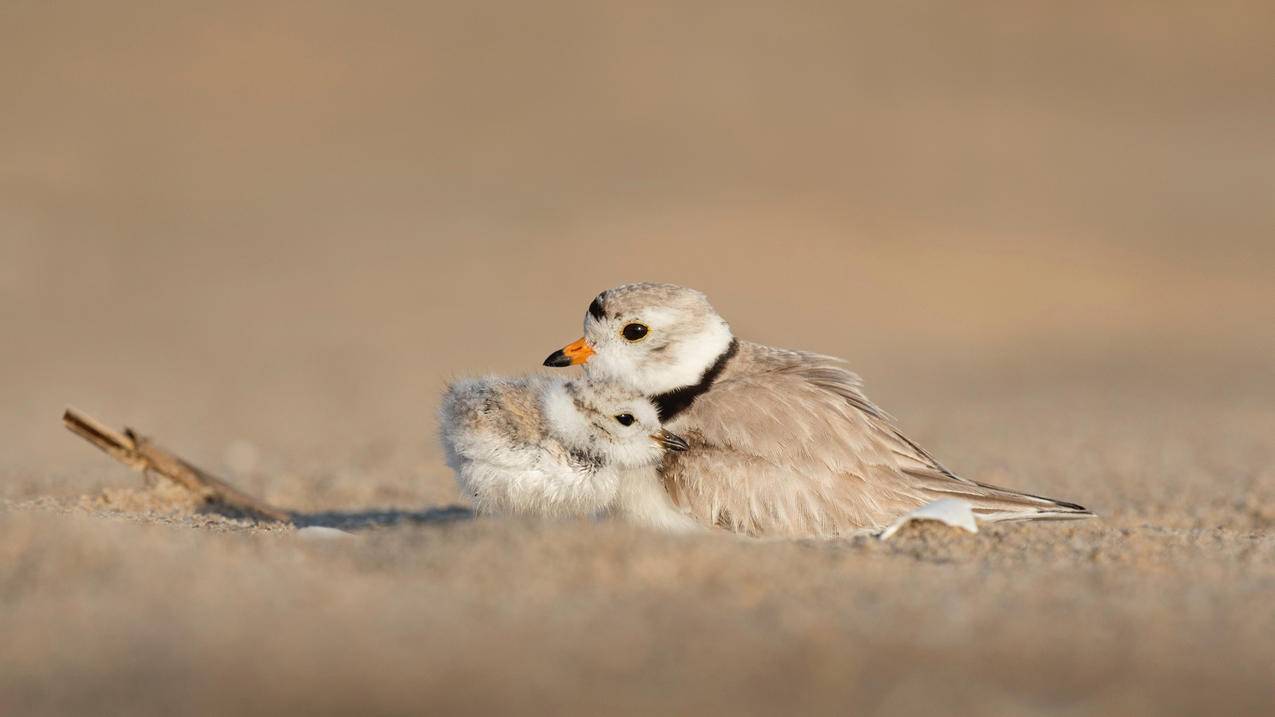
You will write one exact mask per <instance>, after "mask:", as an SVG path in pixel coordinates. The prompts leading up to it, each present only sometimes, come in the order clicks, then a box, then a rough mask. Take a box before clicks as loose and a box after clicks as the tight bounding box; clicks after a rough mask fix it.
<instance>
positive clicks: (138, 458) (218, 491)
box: [62, 408, 292, 523]
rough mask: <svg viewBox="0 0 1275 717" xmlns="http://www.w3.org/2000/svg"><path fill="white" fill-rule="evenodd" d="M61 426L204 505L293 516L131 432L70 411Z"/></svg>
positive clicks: (284, 518) (284, 519)
mask: <svg viewBox="0 0 1275 717" xmlns="http://www.w3.org/2000/svg"><path fill="white" fill-rule="evenodd" d="M62 423H64V424H65V425H66V427H67V428H68V429H69V430H70V431H71V432H72V433H75V434H76V435H78V436H80V437H82V438H84V439H85V440H86V441H88V442H89V443H92V444H93V445H95V446H97V447H98V448H100V449H101V450H102V451H104V452H105V453H106V454H107V455H109V456H111V457H112V458H114V459H115V460H117V461H119V462H120V463H123V464H124V465H126V466H128V467H129V468H132V469H133V470H136V471H142V472H144V473H145V472H150V471H153V472H155V473H158V474H159V475H162V476H164V477H165V478H167V479H169V480H171V481H173V482H174V483H176V484H178V485H180V486H182V487H183V488H186V489H187V490H189V491H191V492H192V493H194V494H195V495H198V496H199V497H200V498H201V499H202V500H203V501H204V502H205V503H207V504H209V505H212V506H219V507H224V508H228V509H230V510H233V511H237V512H239V513H243V514H246V515H250V516H253V517H256V518H258V519H263V520H271V521H275V522H279V523H291V522H292V515H291V514H290V513H289V512H288V511H286V510H283V509H280V508H276V507H275V506H273V505H270V504H269V503H267V502H265V501H263V500H260V499H258V498H254V497H253V496H251V495H248V494H247V493H244V492H243V491H241V490H239V489H238V488H236V487H234V486H232V485H230V484H229V483H227V482H226V481H224V480H222V479H220V478H218V477H216V476H214V475H211V474H210V473H208V472H206V471H204V470H202V469H200V468H198V467H196V466H193V465H191V464H189V463H187V462H186V461H184V460H182V459H181V458H180V457H178V456H177V455H175V454H174V453H171V452H170V451H168V450H165V449H164V448H161V447H160V446H158V445H156V444H154V443H152V442H151V441H150V440H149V439H147V438H145V437H143V436H141V435H139V434H138V433H136V432H135V431H133V430H132V429H131V428H125V429H124V432H123V433H117V432H116V431H113V430H111V429H110V428H107V427H106V426H105V425H103V424H102V423H101V422H100V421H97V420H95V419H94V418H92V417H90V416H88V415H86V414H84V413H81V412H79V411H77V410H75V409H74V408H67V409H66V412H65V413H63V414H62Z"/></svg>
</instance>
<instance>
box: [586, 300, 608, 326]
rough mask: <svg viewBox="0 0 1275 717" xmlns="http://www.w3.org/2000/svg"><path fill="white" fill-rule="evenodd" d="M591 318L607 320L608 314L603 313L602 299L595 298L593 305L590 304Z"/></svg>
mask: <svg viewBox="0 0 1275 717" xmlns="http://www.w3.org/2000/svg"><path fill="white" fill-rule="evenodd" d="M589 316H592V317H593V318H595V319H597V320H598V321H601V320H602V319H604V318H606V313H605V312H603V311H602V297H601V296H597V297H594V299H593V303H591V304H589Z"/></svg>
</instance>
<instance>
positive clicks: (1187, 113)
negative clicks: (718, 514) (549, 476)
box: [0, 0, 1275, 714]
mask: <svg viewBox="0 0 1275 717" xmlns="http://www.w3.org/2000/svg"><path fill="white" fill-rule="evenodd" d="M1273 77H1275V7H1273V6H1272V5H1271V4H1270V3H1269V2H1234V3H1226V2H1223V3H1208V4H1203V3H1177V2H1147V3H1127V2H1126V3H1109V2H1102V3H1097V2H1095V3H1043V2H1012V3H1011V2H1005V3H991V2H961V3H940V2H906V3H894V4H870V3H802V4H795V3H772V4H761V3H757V4H747V5H744V4H723V5H709V4H689V5H688V4H685V3H666V4H652V3H644V4H642V6H641V7H634V6H631V4H627V3H626V4H618V3H617V4H602V3H474V4H456V5H452V6H444V5H440V6H433V5H430V4H425V3H414V2H402V3H399V2H379V3H336V2H304V3H302V2H298V3H293V4H288V3H269V2H267V3H260V2H254V3H196V2H153V3H150V2H115V3H89V2H85V3H71V2H26V1H22V0H4V1H3V2H2V3H0V105H2V108H0V329H2V332H0V337H2V338H0V341H2V342H3V343H2V344H0V345H2V347H3V348H0V436H3V438H0V448H2V451H0V499H2V500H3V501H4V503H0V546H3V548H0V557H3V560H2V561H0V636H2V638H0V712H4V713H6V714H8V713H13V714H21V713H36V712H50V713H56V712H76V711H79V712H83V711H93V712H95V713H101V711H103V710H105V711H117V712H130V713H139V712H143V713H145V712H150V713H171V711H173V710H179V711H187V710H189V711H204V712H221V713H224V712H225V711H227V710H233V711H240V712H254V711H258V710H260V711H268V710H272V709H288V710H300V709H305V710H307V711H312V712H326V711H342V710H346V711H365V712H377V713H380V712H404V711H412V710H429V709H431V708H432V709H435V710H450V711H456V712H465V711H482V710H489V709H501V710H506V711H510V710H512V711H525V712H538V711H546V710H550V709H557V710H569V711H579V712H596V711H598V710H603V709H605V710H607V711H628V712H634V713H638V712H643V711H649V710H657V709H676V710H677V711H688V712H689V711H696V710H700V711H715V710H719V709H721V710H724V709H732V710H734V711H735V712H736V713H741V714H742V713H749V712H757V713H766V712H772V711H774V710H778V709H783V708H792V709H799V710H809V711H816V710H818V711H829V712H835V713H845V712H847V711H851V710H850V709H849V708H848V707H847V705H851V706H858V707H859V709H858V710H855V711H863V712H890V711H900V710H909V709H919V708H921V707H927V706H944V705H948V706H950V705H956V706H960V707H963V708H969V709H977V710H979V711H983V712H1002V713H1006V714H1021V713H1023V712H1026V711H1040V712H1058V713H1064V712H1065V713H1068V714H1074V713H1079V712H1103V711H1105V712H1111V713H1127V712H1128V711H1129V710H1134V711H1148V712H1149V711H1155V712H1157V713H1161V714H1164V713H1167V712H1173V711H1180V712H1183V713H1190V712H1195V711H1199V710H1202V709H1205V708H1209V709H1210V710H1214V709H1217V708H1218V707H1219V706H1222V705H1225V706H1227V707H1229V708H1232V709H1234V710H1236V711H1245V710H1247V711H1253V712H1263V711H1267V712H1269V709H1270V708H1271V705H1272V701H1273V700H1275V694H1272V692H1273V691H1275V688H1272V687H1271V684H1272V683H1271V674H1272V671H1275V648H1272V646H1271V644H1270V640H1269V639H1268V638H1269V636H1270V635H1271V634H1273V632H1272V630H1273V629H1275V624H1273V622H1275V615H1273V614H1272V610H1271V607H1270V605H1271V601H1270V595H1271V594H1272V593H1271V591H1272V590H1275V568H1273V567H1272V565H1273V564H1275V560H1273V558H1275V537H1272V535H1271V532H1270V531H1271V526H1272V524H1273V523H1275V473H1273V472H1272V462H1273V461H1275V446H1273V445H1272V435H1275V404H1273V403H1272V399H1275V361H1272V356H1273V353H1272V352H1273V351H1275V332H1273V331H1272V328H1271V327H1272V325H1273V322H1275V129H1273V125H1272V118H1273V117H1275V90H1272V84H1271V83H1272V78H1273ZM634 280H665V281H674V282H678V283H683V284H688V285H692V286H695V287H698V288H700V289H703V290H705V291H707V292H708V293H709V294H710V296H711V297H712V298H713V300H714V303H715V304H716V305H717V307H718V309H719V310H721V312H722V313H723V314H724V315H726V316H727V318H728V319H729V320H731V322H732V324H733V325H734V327H735V328H736V331H737V333H739V334H741V335H743V336H745V337H747V338H751V339H755V340H760V341H765V342H768V343H774V344H779V345H785V346H790V347H794V348H807V349H813V350H818V351H821V352H825V353H831V354H836V355H840V356H844V357H847V358H848V359H850V360H851V362H852V363H853V365H854V366H855V367H856V368H857V369H858V370H859V371H860V372H861V373H862V374H863V375H864V376H865V377H866V378H867V380H868V382H869V383H868V387H869V392H870V394H871V395H872V396H873V398H875V399H876V400H877V401H878V402H879V403H881V404H883V405H884V406H885V407H886V408H887V409H888V410H890V411H891V412H892V413H894V414H895V415H896V416H898V417H899V419H900V420H901V422H902V424H903V426H904V428H905V429H906V430H908V431H909V432H910V433H911V434H912V435H913V436H914V437H915V438H917V439H918V440H919V441H921V442H922V443H923V444H926V445H927V446H929V447H930V448H931V449H933V450H934V451H935V452H936V453H937V454H938V455H939V456H940V457H942V458H943V459H944V460H945V462H946V463H948V464H949V465H951V466H952V467H953V468H955V469H957V470H958V471H959V472H962V473H965V474H967V475H970V476H972V477H976V478H982V479H985V480H988V481H990V482H993V483H1004V484H1009V485H1013V486H1016V487H1020V488H1024V489H1033V490H1036V491H1039V492H1042V493H1045V494H1048V495H1055V496H1057V497H1060V498H1065V499H1069V500H1076V501H1078V502H1081V503H1084V504H1085V505H1087V506H1089V507H1091V508H1094V509H1096V510H1098V511H1099V512H1100V513H1101V514H1102V515H1103V516H1104V520H1103V521H1101V522H1093V523H1089V524H1085V525H1069V526H1056V525H1055V526H1025V527H1023V526H1020V527H1014V528H1005V529H996V530H992V531H989V532H986V533H984V534H982V535H980V536H979V537H975V538H962V537H960V536H951V535H947V534H944V533H942V532H941V531H940V532H937V533H934V532H932V531H931V532H923V533H921V534H920V535H913V536H907V537H905V538H904V540H903V542H901V543H899V544H898V545H899V547H883V546H878V545H873V544H871V543H865V542H862V541H861V542H857V543H841V544H835V545H832V544H830V545H793V544H765V545H758V544H749V543H741V542H736V541H732V540H727V539H714V538H703V539H699V540H693V539H681V540H678V539H672V538H662V537H654V536H650V535H647V534H643V533H641V532H638V531H630V530H626V529H624V528H623V527H620V526H591V525H584V524H581V525H533V524H525V523H516V522H506V521H477V522H470V521H462V522H458V523H447V524H435V523H426V524H421V523H420V521H419V520H413V516H415V517H416V518H420V517H421V515H423V514H422V513H420V511H424V510H427V509H428V508H430V507H436V506H443V505H447V504H450V503H453V502H455V501H456V500H457V496H456V494H455V490H454V488H453V487H452V483H451V480H450V476H449V475H448V473H447V471H446V468H445V466H444V465H443V464H442V462H441V460H440V458H439V451H438V449H437V448H436V446H435V440H434V432H435V430H436V426H435V423H434V418H433V412H434V409H435V407H436V399H437V395H438V392H439V391H440V390H441V388H442V386H443V385H444V384H445V383H446V381H448V380H449V379H451V378H452V377H455V376H458V375H462V374H467V373H479V372H488V371H498V372H519V371H526V370H534V369H535V367H537V366H538V365H539V362H540V360H541V359H543V358H544V356H545V355H547V354H548V353H549V352H550V351H551V350H553V349H555V348H557V347H559V346H561V345H562V344H564V343H566V342H567V341H570V340H572V339H574V338H576V337H577V336H578V335H579V323H580V320H581V317H582V315H583V312H584V309H585V306H586V305H587V303H588V301H589V299H590V298H591V297H592V296H593V295H594V294H595V293H596V292H597V291H599V290H601V289H604V288H606V287H608V286H610V285H614V284H617V283H620V282H624V281H634ZM67 404H73V405H76V406H78V407H80V408H82V409H85V410H87V411H89V412H90V413H92V414H94V415H97V416H99V417H101V418H103V419H105V420H106V421H108V422H109V423H112V424H116V423H118V424H125V423H127V424H129V425H133V426H136V427H138V428H140V429H142V430H144V431H149V432H151V433H153V434H155V435H156V436H157V437H158V438H159V439H161V441H163V442H165V443H166V444H168V445H170V446H171V447H173V448H176V449H178V450H180V451H181V452H182V453H183V454H184V455H186V456H188V457H190V458H191V459H193V460H194V461H195V462H197V463H199V464H201V465H204V466H206V467H208V468H210V469H214V470H216V471H217V472H220V473H222V474H223V475H226V476H228V477H231V478H233V479H234V480H235V481H236V483H238V484H240V485H241V486H243V487H245V488H248V489H250V490H252V491H253V492H255V493H257V494H259V495H262V496H264V497H266V498H268V499H270V500H273V501H276V502H278V503H280V504H283V505H286V506H289V507H292V508H296V509H299V510H304V511H311V512H316V513H317V512H324V511H341V512H345V513H347V514H348V516H353V517H354V519H357V518H358V517H359V516H363V517H364V518H366V517H367V516H369V515H373V514H372V513H369V511H373V510H382V511H406V512H405V513H404V512H400V513H390V515H391V516H395V517H397V518H399V520H398V522H399V525H397V526H387V527H382V528H380V529H376V530H371V531H368V532H365V533H363V535H362V537H360V538H359V540H358V541H356V542H355V543H349V544H340V545H323V546H315V545H312V544H309V543H305V542H302V541H299V540H298V539H297V538H295V537H293V536H292V535H290V534H288V533H286V532H260V531H255V532H254V531H251V530H247V529H246V528H245V526H244V525H242V524H239V523H235V522H233V521H222V520H219V519H215V518H207V517H203V516H193V517H192V516H189V515H185V514H182V513H181V512H180V510H179V507H180V506H177V505H176V504H174V506H169V508H171V509H172V510H176V511H178V512H177V513H175V514H170V513H169V512H166V509H165V507H164V500H163V498H162V496H160V497H156V496H155V495H151V494H141V495H136V494H133V493H130V492H129V491H130V490H131V489H132V487H134V486H137V485H139V484H140V483H139V481H138V479H137V478H136V477H135V476H133V475H131V474H129V473H128V472H127V471H125V470H124V469H123V468H120V467H118V466H116V465H114V464H113V463H111V462H110V461H109V460H108V459H107V458H105V457H104V456H102V455H100V454H98V453H97V452H95V451H93V450H92V449H91V448H89V447H88V446H87V445H85V444H83V443H82V442H81V441H79V440H78V439H76V438H74V437H73V436H71V435H69V434H67V433H66V432H65V431H64V430H63V429H62V427H61V426H60V425H59V420H58V418H59V414H60V412H61V410H62V408H63V406H64V405H67ZM103 491H106V493H105V495H107V496H108V497H109V496H114V497H113V498H111V500H104V499H103V498H102V497H101V496H102V495H103ZM112 500H113V501H114V502H113V503H112V502H111V501H112ZM156 506H158V508H157V507H156ZM86 508H87V509H86ZM174 515H175V516H176V517H173V516H174ZM370 522H376V521H370ZM381 522H384V521H381ZM194 528H206V529H207V530H205V529H198V530H196V529H194ZM221 532H229V533H230V534H229V535H222V534H220V533H221ZM6 708H12V709H6ZM15 710H16V711H15Z"/></svg>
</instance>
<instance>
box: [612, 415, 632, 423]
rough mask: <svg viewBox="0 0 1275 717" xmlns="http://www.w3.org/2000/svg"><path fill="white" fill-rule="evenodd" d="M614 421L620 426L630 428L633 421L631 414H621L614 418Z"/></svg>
mask: <svg viewBox="0 0 1275 717" xmlns="http://www.w3.org/2000/svg"><path fill="white" fill-rule="evenodd" d="M615 420H617V421H619V422H620V425H621V426H632V425H633V420H634V419H633V414H631V413H621V414H620V415H618V416H616V417H615Z"/></svg>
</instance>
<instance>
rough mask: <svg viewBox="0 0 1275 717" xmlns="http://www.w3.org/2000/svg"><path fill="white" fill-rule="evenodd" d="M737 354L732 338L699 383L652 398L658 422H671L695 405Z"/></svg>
mask: <svg viewBox="0 0 1275 717" xmlns="http://www.w3.org/2000/svg"><path fill="white" fill-rule="evenodd" d="M737 353H739V339H734V338H732V339H731V340H730V346H727V347H726V350H725V351H723V352H722V355H721V356H718V357H717V360H716V361H714V362H713V365H712V366H709V367H708V370H707V371H705V372H704V375H703V376H702V377H701V378H700V380H699V383H697V384H694V385H692V386H683V387H681V388H675V389H673V390H672V391H669V392H667V393H661V394H660V395H658V396H652V397H651V400H652V401H654V402H655V407H656V409H657V410H659V412H660V421H661V422H665V421H671V420H673V417H674V416H676V415H677V414H679V413H681V412H682V411H685V410H686V409H688V408H690V407H691V404H692V403H695V399H697V398H699V397H700V395H701V394H703V393H705V392H707V391H708V389H710V388H712V387H713V383H714V382H715V381H717V377H718V376H720V375H722V371H724V370H725V369H726V364H728V363H730V360H731V359H732V358H734V356H735V354H737Z"/></svg>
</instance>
